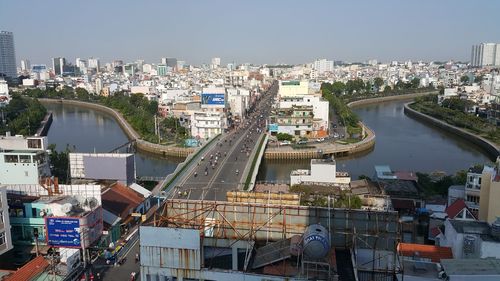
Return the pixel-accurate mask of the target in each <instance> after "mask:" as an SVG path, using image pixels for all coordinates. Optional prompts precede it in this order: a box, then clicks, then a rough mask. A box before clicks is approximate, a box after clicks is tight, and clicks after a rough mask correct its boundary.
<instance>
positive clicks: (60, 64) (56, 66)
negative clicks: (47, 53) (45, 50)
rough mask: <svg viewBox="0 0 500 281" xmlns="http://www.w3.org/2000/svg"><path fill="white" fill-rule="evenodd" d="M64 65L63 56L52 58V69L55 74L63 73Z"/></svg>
mask: <svg viewBox="0 0 500 281" xmlns="http://www.w3.org/2000/svg"><path fill="white" fill-rule="evenodd" d="M65 65H66V59H65V58H52V69H53V70H54V74H55V75H62V74H63V73H64V66H65Z"/></svg>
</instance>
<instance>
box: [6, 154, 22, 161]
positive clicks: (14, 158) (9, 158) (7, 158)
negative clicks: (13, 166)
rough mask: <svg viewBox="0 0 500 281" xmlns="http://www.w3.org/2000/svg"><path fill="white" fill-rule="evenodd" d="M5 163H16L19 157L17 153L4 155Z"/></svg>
mask: <svg viewBox="0 0 500 281" xmlns="http://www.w3.org/2000/svg"><path fill="white" fill-rule="evenodd" d="M4 161H5V163H18V162H19V157H18V156H17V155H4Z"/></svg>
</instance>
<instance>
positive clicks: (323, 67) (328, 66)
mask: <svg viewBox="0 0 500 281" xmlns="http://www.w3.org/2000/svg"><path fill="white" fill-rule="evenodd" d="M313 69H314V70H316V71H317V72H318V74H319V75H323V74H324V73H325V72H333V61H331V60H326V59H321V60H316V61H315V62H314V65H313Z"/></svg>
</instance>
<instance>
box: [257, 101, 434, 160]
mask: <svg viewBox="0 0 500 281" xmlns="http://www.w3.org/2000/svg"><path fill="white" fill-rule="evenodd" d="M436 92H437V91H429V92H421V93H412V94H404V95H393V96H386V97H378V98H371V99H364V100H358V101H353V102H350V103H348V104H347V106H348V107H350V108H354V107H358V106H364V105H370V104H377V103H382V102H389V101H398V100H409V99H414V98H416V97H420V96H425V95H430V94H434V93H436ZM360 123H361V126H362V128H363V130H364V131H365V134H366V137H365V138H364V139H363V140H361V141H359V142H356V143H351V144H339V143H322V144H317V145H315V146H316V148H310V149H301V150H297V149H293V148H291V147H278V148H269V147H268V148H267V149H266V151H265V153H264V157H265V158H266V159H280V160H284V159H312V158H322V157H325V156H333V157H346V156H350V155H356V154H359V153H362V152H365V151H368V150H372V149H373V147H374V146H375V138H376V135H375V132H374V131H373V130H371V129H370V128H369V127H368V126H366V125H365V124H363V123H362V122H360Z"/></svg>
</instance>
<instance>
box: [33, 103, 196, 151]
mask: <svg viewBox="0 0 500 281" xmlns="http://www.w3.org/2000/svg"><path fill="white" fill-rule="evenodd" d="M39 101H40V102H41V103H42V104H44V103H45V104H68V105H73V106H79V107H85V108H90V109H93V110H97V111H100V112H103V113H106V114H108V115H110V116H111V117H113V118H114V119H115V120H116V122H117V123H118V125H119V126H120V127H121V128H122V130H123V132H124V133H125V135H126V136H127V138H128V139H129V140H135V141H136V147H137V149H138V150H139V151H144V152H148V153H153V154H156V155H160V156H175V157H187V156H188V155H189V154H190V153H192V152H194V151H195V148H184V147H175V146H167V145H160V144H155V143H151V142H148V141H145V140H142V139H141V138H140V135H139V133H137V132H136V131H135V130H134V129H133V128H132V126H130V124H129V123H128V122H127V121H126V120H125V118H123V116H122V115H121V114H120V113H119V112H118V111H116V110H114V109H112V108H109V107H106V106H104V105H100V104H96V103H90V102H83V101H76V100H62V99H58V100H57V99H39Z"/></svg>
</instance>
